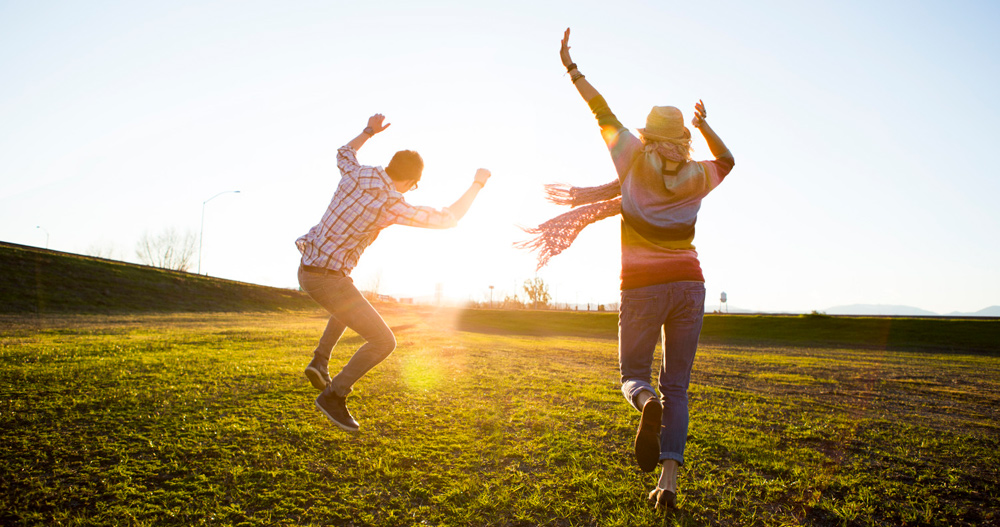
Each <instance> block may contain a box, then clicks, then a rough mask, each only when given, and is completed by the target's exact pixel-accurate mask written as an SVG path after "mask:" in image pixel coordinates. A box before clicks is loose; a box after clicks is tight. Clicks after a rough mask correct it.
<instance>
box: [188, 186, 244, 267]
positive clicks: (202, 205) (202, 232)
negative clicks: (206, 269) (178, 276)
mask: <svg viewBox="0 0 1000 527" xmlns="http://www.w3.org/2000/svg"><path fill="white" fill-rule="evenodd" d="M230 193H232V194H239V193H240V191H238V190H224V191H222V192H219V193H218V194H216V195H214V196H212V197H210V198H208V199H206V200H205V201H202V202H201V231H199V232H198V274H201V247H202V241H203V240H204V236H205V204H207V203H208V202H209V201H212V200H213V199H215V198H217V197H219V196H221V195H223V194H230Z"/></svg>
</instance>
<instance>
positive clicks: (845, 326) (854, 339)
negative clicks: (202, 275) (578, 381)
mask: <svg viewBox="0 0 1000 527" xmlns="http://www.w3.org/2000/svg"><path fill="white" fill-rule="evenodd" d="M495 313H496V311H491V310H485V309H472V310H466V311H463V312H462V313H461V314H460V315H459V316H458V327H459V328H461V329H465V330H468V331H477V332H482V333H494V334H498V335H510V334H516V335H531V336H550V337H551V336H582V337H593V338H605V339H617V338H618V314H617V313H580V312H571V311H562V312H544V311H516V312H510V313H504V314H503V316H499V317H498V316H496V315H495ZM701 341H702V342H703V343H708V344H732V343H741V344H747V345H755V346H760V345H776V344H777V345H794V346H803V347H844V346H850V347H859V348H866V349H912V350H922V351H928V350H930V351H935V352H958V353H964V352H976V353H987V354H994V355H1000V320H997V319H992V318H983V319H981V320H968V319H944V318H942V319H917V318H871V317H831V316H825V315H818V316H817V315H800V316H768V315H705V323H704V326H703V328H702V331H701Z"/></svg>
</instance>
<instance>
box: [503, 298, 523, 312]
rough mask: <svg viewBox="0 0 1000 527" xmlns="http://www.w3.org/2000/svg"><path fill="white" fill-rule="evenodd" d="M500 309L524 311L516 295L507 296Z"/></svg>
mask: <svg viewBox="0 0 1000 527" xmlns="http://www.w3.org/2000/svg"><path fill="white" fill-rule="evenodd" d="M500 307H501V308H502V309H524V302H522V301H521V299H520V298H518V296H517V295H507V296H505V297H504V298H503V301H502V302H501V303H500Z"/></svg>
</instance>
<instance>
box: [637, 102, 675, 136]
mask: <svg viewBox="0 0 1000 527" xmlns="http://www.w3.org/2000/svg"><path fill="white" fill-rule="evenodd" d="M684 130H685V127H684V114H682V113H681V111H680V109H679V108H677V107H675V106H654V107H653V109H652V110H650V111H649V115H647V116H646V127H645V128H640V129H639V133H640V134H642V136H643V137H645V138H646V139H651V140H653V141H670V140H674V141H676V140H679V139H685V133H684Z"/></svg>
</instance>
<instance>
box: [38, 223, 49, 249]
mask: <svg viewBox="0 0 1000 527" xmlns="http://www.w3.org/2000/svg"><path fill="white" fill-rule="evenodd" d="M35 228H36V229H42V226H41V225H35ZM42 232H44V233H45V248H46V249H48V248H49V231H47V230H45V229H42Z"/></svg>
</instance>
